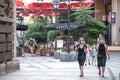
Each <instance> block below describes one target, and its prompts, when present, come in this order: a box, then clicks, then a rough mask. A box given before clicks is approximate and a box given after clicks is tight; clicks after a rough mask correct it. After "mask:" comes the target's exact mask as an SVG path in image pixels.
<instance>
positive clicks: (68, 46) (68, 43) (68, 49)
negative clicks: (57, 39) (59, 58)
mask: <svg viewBox="0 0 120 80" xmlns="http://www.w3.org/2000/svg"><path fill="white" fill-rule="evenodd" d="M66 4H67V6H68V39H67V53H70V33H69V31H70V0H68V1H67V3H66Z"/></svg>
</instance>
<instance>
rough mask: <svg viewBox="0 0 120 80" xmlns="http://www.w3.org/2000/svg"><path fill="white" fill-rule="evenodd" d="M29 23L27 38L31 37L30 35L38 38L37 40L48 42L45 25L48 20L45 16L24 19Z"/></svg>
mask: <svg viewBox="0 0 120 80" xmlns="http://www.w3.org/2000/svg"><path fill="white" fill-rule="evenodd" d="M24 23H25V24H26V25H28V27H29V28H28V31H27V33H26V34H25V37H26V39H29V38H30V36H32V37H33V38H35V39H36V41H37V42H46V41H47V40H46V32H45V28H44V25H45V24H46V21H45V19H44V18H42V17H40V18H28V19H27V20H25V21H24Z"/></svg>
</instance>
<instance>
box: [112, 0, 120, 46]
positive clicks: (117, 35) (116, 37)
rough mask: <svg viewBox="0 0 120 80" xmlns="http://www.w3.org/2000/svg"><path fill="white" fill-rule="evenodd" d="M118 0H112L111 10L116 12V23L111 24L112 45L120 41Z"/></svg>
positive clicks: (119, 1)
mask: <svg viewBox="0 0 120 80" xmlns="http://www.w3.org/2000/svg"><path fill="white" fill-rule="evenodd" d="M119 8H120V0H112V12H116V23H115V24H112V31H111V32H112V36H111V37H112V45H114V44H115V43H116V42H118V43H120V9H119Z"/></svg>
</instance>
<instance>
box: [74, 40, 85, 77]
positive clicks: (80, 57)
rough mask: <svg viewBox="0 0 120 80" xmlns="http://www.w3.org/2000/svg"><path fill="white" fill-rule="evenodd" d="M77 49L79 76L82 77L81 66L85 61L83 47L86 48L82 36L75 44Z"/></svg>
mask: <svg viewBox="0 0 120 80" xmlns="http://www.w3.org/2000/svg"><path fill="white" fill-rule="evenodd" d="M76 49H77V50H78V64H79V68H80V77H83V75H84V74H83V66H84V63H85V59H86V54H85V49H86V45H85V40H84V38H80V40H79V44H78V45H77V48H76Z"/></svg>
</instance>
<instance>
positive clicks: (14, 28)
mask: <svg viewBox="0 0 120 80" xmlns="http://www.w3.org/2000/svg"><path fill="white" fill-rule="evenodd" d="M13 6H14V7H13V10H14V12H13V19H14V22H13V37H14V40H13V43H14V50H13V52H14V58H16V54H17V51H16V0H13Z"/></svg>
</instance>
